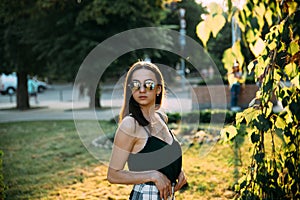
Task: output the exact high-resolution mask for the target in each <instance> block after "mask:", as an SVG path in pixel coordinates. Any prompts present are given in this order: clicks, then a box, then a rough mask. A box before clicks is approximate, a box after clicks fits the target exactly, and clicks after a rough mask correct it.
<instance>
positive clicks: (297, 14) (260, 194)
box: [199, 0, 300, 199]
mask: <svg viewBox="0 0 300 200" xmlns="http://www.w3.org/2000/svg"><path fill="white" fill-rule="evenodd" d="M228 2H229V4H228V11H229V16H230V17H229V18H228V20H229V21H230V20H232V18H233V17H234V18H235V20H236V21H237V24H238V26H239V27H240V29H241V31H242V40H243V42H244V44H245V46H246V47H247V48H248V49H249V51H250V52H251V54H252V56H253V57H254V59H253V60H252V61H251V62H249V63H248V62H247V61H245V59H244V56H243V53H242V51H241V43H240V42H241V41H237V42H236V43H235V44H234V45H233V46H232V47H231V48H230V49H228V50H227V51H226V52H225V53H224V55H223V63H224V66H225V68H226V67H229V66H231V65H232V60H233V58H237V59H238V60H239V61H240V63H242V64H243V63H244V62H247V63H245V65H247V69H248V72H249V73H251V72H252V71H254V72H255V79H256V81H257V82H261V87H260V89H259V91H258V92H257V94H256V103H255V104H253V106H252V107H249V108H247V109H245V110H244V111H242V112H240V113H237V115H236V122H235V124H234V125H230V126H228V127H225V128H224V129H223V130H222V135H223V137H224V138H225V140H228V141H234V140H236V139H237V137H238V136H240V135H242V131H241V130H242V127H244V125H246V126H247V127H248V129H249V131H247V135H248V137H249V138H250V140H251V142H252V156H251V163H250V166H248V168H247V170H246V172H245V175H244V176H243V177H241V179H240V180H239V183H238V184H237V185H236V189H237V192H238V198H240V199H299V198H300V168H299V163H300V128H299V125H300V123H299V121H300V114H299V113H300V72H299V65H300V51H299V50H300V47H299V36H300V31H299V30H300V29H299V28H300V25H299V23H298V22H299V18H300V9H299V8H300V7H299V2H298V1H293V0H289V1H276V0H268V1H264V2H260V1H254V0H248V1H246V4H245V5H244V6H243V7H242V8H241V9H240V10H239V9H236V8H234V7H232V2H231V1H228ZM211 11H216V10H213V9H212V10H211ZM216 16H217V17H216ZM209 20H211V21H209V23H212V22H213V23H214V24H216V26H218V27H220V26H223V25H224V24H225V21H226V19H224V18H222V16H221V15H219V14H218V12H211V15H210V18H209ZM220 21H222V23H220ZM205 23H207V22H203V23H202V24H201V26H202V27H205V26H206V25H207V24H205ZM218 32H219V30H218V29H215V27H209V26H207V27H206V32H203V33H201V34H200V35H199V36H200V38H201V40H202V41H204V43H205V44H206V42H207V41H208V39H209V38H210V34H211V33H213V36H216V35H217V33H218ZM287 82H288V83H290V86H286V85H285V84H283V83H287ZM274 95H275V98H276V99H277V100H278V101H280V102H282V105H283V108H284V109H283V110H282V111H281V112H279V113H274V112H273V111H272V109H273V103H272V101H271V100H272V98H273V96H274ZM267 137H268V138H270V140H271V145H272V150H271V152H268V151H266V148H265V145H266V138H267ZM275 137H278V138H280V139H281V140H282V145H281V146H279V145H278V144H276V143H275Z"/></svg>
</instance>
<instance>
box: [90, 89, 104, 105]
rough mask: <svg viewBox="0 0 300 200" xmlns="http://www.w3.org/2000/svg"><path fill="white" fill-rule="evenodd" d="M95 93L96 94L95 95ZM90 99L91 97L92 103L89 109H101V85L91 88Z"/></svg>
mask: <svg viewBox="0 0 300 200" xmlns="http://www.w3.org/2000/svg"><path fill="white" fill-rule="evenodd" d="M94 92H95V93H94ZM88 94H89V97H90V103H89V108H101V107H102V106H101V103H100V99H101V89H100V84H99V85H98V86H97V88H95V86H89V91H88Z"/></svg>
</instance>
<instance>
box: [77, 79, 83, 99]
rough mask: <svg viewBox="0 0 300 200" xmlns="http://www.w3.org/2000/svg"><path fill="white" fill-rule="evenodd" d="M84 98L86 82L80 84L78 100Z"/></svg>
mask: <svg viewBox="0 0 300 200" xmlns="http://www.w3.org/2000/svg"><path fill="white" fill-rule="evenodd" d="M82 99H84V83H80V84H79V95H78V100H82Z"/></svg>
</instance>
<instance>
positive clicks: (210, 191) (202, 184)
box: [0, 121, 248, 200]
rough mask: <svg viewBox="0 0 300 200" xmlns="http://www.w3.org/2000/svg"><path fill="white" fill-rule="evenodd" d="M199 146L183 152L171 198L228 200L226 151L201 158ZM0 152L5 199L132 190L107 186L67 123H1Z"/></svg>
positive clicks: (124, 195)
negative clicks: (181, 174) (182, 184)
mask: <svg viewBox="0 0 300 200" xmlns="http://www.w3.org/2000/svg"><path fill="white" fill-rule="evenodd" d="M85 123H86V126H87V127H88V125H89V123H91V122H89V121H86V122H85ZM100 123H101V127H102V128H103V129H104V132H108V133H111V132H112V131H114V130H115V124H111V123H110V122H108V121H101V122H100ZM204 147H205V146H203V145H202V146H200V145H198V144H197V143H196V144H195V145H192V146H191V147H190V148H188V149H186V150H185V151H184V156H183V167H184V170H185V172H186V174H187V176H188V181H189V188H188V189H187V190H185V191H182V192H180V193H178V194H177V195H176V199H177V200H180V199H185V200H186V199H230V198H232V192H230V190H229V189H230V188H231V187H232V185H233V183H234V181H235V179H234V170H235V166H234V165H233V164H232V163H233V162H232V160H233V158H234V157H233V155H234V152H233V150H232V148H231V147H230V146H229V145H224V144H219V143H216V144H215V145H213V146H212V145H210V147H209V149H210V151H209V153H207V152H206V154H205V155H203V154H202V153H203V149H205V148H204ZM244 148H245V149H242V151H244V152H248V147H247V146H245V147H244ZM0 149H1V150H2V151H3V152H4V156H3V171H4V181H5V184H6V186H7V190H6V199H128V195H129V192H130V190H131V188H132V186H126V185H112V184H109V183H108V182H107V180H106V170H107V166H106V165H105V164H103V162H99V161H98V160H97V159H95V158H94V157H93V156H92V155H91V154H90V153H89V152H88V151H87V149H86V148H85V146H84V145H83V144H82V142H81V140H80V137H79V135H78V133H77V131H76V128H75V125H74V122H73V121H38V122H16V123H2V124H0ZM206 149H207V148H206Z"/></svg>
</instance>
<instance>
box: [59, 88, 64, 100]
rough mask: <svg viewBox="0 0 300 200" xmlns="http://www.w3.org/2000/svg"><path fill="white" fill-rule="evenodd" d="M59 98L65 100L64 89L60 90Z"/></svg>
mask: <svg viewBox="0 0 300 200" xmlns="http://www.w3.org/2000/svg"><path fill="white" fill-rule="evenodd" d="M59 100H60V101H63V91H62V90H60V91H59Z"/></svg>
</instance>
